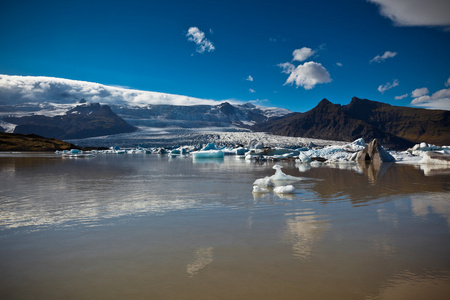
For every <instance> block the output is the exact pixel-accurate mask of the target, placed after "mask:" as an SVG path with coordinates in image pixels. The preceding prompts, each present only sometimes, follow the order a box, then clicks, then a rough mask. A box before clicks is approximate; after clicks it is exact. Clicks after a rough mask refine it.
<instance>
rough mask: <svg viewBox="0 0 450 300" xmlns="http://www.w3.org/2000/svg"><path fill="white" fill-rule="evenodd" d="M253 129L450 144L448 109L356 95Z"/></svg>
mask: <svg viewBox="0 0 450 300" xmlns="http://www.w3.org/2000/svg"><path fill="white" fill-rule="evenodd" d="M252 129H253V130H255V131H266V132H270V133H273V134H278V135H285V136H295V137H309V138H318V139H331V140H343V141H352V140H355V139H357V138H361V137H362V138H364V139H365V140H371V139H373V138H376V139H378V141H379V142H380V143H381V144H382V145H384V146H386V147H388V148H391V149H406V148H408V147H411V146H412V145H414V144H416V143H420V142H427V143H431V144H436V145H444V144H450V112H449V111H442V110H428V109H421V108H408V107H400V106H392V105H389V104H385V103H380V102H376V101H370V100H367V99H359V98H356V97H354V98H353V99H352V101H351V103H350V104H348V105H343V106H342V105H340V104H333V103H331V102H330V101H328V100H327V99H323V100H322V101H321V102H320V103H319V104H318V105H317V106H316V107H315V108H313V109H312V110H310V111H307V112H305V113H292V114H289V115H286V116H284V117H281V118H272V119H270V120H269V121H266V122H263V123H261V124H259V125H255V126H253V127H252Z"/></svg>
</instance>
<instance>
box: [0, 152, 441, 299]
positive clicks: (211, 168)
mask: <svg viewBox="0 0 450 300" xmlns="http://www.w3.org/2000/svg"><path fill="white" fill-rule="evenodd" d="M273 164H274V163H271V162H266V163H263V164H254V163H249V162H247V161H244V160H241V159H237V158H235V157H225V159H223V160H221V161H219V162H217V161H206V160H205V161H200V162H198V161H196V162H193V161H192V159H191V158H174V159H168V157H165V156H159V155H123V156H107V155H104V156H101V155H99V156H97V157H95V158H93V159H62V158H60V157H57V156H55V155H53V154H1V155H0V208H1V209H0V266H1V268H2V273H1V275H0V295H1V298H4V299H9V298H15V299H30V298H33V299H62V298H64V299H86V298H107V299H123V298H133V299H149V298H152V299H176V298H180V297H181V298H184V299H201V298H208V299H298V298H305V299H400V298H404V299H422V298H421V296H422V295H430V297H431V298H433V299H446V298H447V296H448V294H449V293H450V260H449V256H448V253H450V234H449V231H450V200H449V199H450V198H449V195H450V194H449V192H450V183H449V182H450V180H449V179H450V175H449V174H448V173H447V172H445V171H442V170H440V171H439V172H432V171H430V170H427V171H425V170H423V169H420V168H416V167H414V166H408V165H398V164H382V165H380V166H373V165H367V166H358V165H355V164H352V165H347V166H343V165H340V166H335V167H326V166H319V167H311V166H304V165H295V164H294V163H281V164H282V165H283V172H284V173H286V174H288V175H291V176H295V177H301V178H302V180H301V181H297V182H295V183H293V185H294V187H295V189H296V193H295V194H291V195H283V194H276V193H274V192H272V191H269V192H268V193H265V194H253V193H252V184H253V182H254V181H255V180H256V179H258V178H264V177H266V176H271V175H273V174H274V170H273V169H272V167H273ZM426 175H433V176H426Z"/></svg>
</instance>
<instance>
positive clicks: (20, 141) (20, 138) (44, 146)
mask: <svg viewBox="0 0 450 300" xmlns="http://www.w3.org/2000/svg"><path fill="white" fill-rule="evenodd" d="M69 149H79V148H78V147H77V146H75V145H72V144H70V143H67V142H64V141H61V140H57V139H49V138H44V137H42V136H38V135H35V134H15V133H4V132H0V151H56V150H69Z"/></svg>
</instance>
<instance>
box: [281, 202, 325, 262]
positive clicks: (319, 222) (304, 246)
mask: <svg viewBox="0 0 450 300" xmlns="http://www.w3.org/2000/svg"><path fill="white" fill-rule="evenodd" d="M287 215H288V216H289V217H291V218H289V219H288V220H287V221H286V234H285V236H284V240H285V241H286V242H288V243H289V244H291V245H292V253H293V255H294V256H295V257H296V258H299V259H302V260H305V259H308V258H309V257H310V256H311V254H312V253H313V249H314V246H315V245H316V244H317V243H318V241H319V240H320V239H321V238H322V236H323V234H324V233H325V232H326V231H327V230H328V229H329V228H330V227H331V226H330V224H329V222H328V221H327V220H326V219H324V218H325V217H326V216H319V215H317V214H316V213H315V212H314V211H313V210H312V209H300V210H297V211H295V212H292V213H289V214H287Z"/></svg>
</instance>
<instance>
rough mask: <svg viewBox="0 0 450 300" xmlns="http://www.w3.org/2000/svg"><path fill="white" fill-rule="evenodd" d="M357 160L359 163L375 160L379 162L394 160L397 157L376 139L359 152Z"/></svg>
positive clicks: (374, 161) (376, 162)
mask: <svg viewBox="0 0 450 300" xmlns="http://www.w3.org/2000/svg"><path fill="white" fill-rule="evenodd" d="M356 161H357V162H358V163H365V162H373V163H375V164H378V163H381V162H394V161H395V159H394V157H393V156H392V155H390V154H389V153H388V152H387V151H386V150H385V149H384V148H383V147H382V146H381V145H380V144H378V141H377V140H376V139H374V140H372V141H371V142H370V143H369V144H368V145H367V146H366V147H365V148H364V149H363V150H361V151H359V152H358V154H357V155H356Z"/></svg>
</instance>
